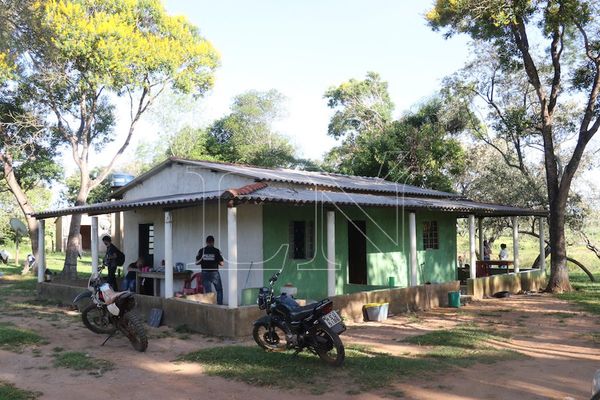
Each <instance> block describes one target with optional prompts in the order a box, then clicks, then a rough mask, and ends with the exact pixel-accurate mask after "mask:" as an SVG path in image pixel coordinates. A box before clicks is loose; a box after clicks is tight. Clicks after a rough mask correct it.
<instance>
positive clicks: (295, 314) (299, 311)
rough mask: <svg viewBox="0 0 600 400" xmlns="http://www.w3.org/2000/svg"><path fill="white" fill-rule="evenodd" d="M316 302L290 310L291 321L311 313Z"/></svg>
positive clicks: (298, 319) (301, 318)
mask: <svg viewBox="0 0 600 400" xmlns="http://www.w3.org/2000/svg"><path fill="white" fill-rule="evenodd" d="M316 305H317V304H308V305H305V306H301V307H297V308H294V309H293V310H291V311H290V319H291V320H292V321H300V320H303V319H304V318H306V317H308V316H309V315H310V314H312V312H313V310H314V309H315V306H316Z"/></svg>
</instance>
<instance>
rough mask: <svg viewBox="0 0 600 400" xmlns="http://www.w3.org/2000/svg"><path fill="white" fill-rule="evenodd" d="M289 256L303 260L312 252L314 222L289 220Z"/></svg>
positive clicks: (309, 256)
mask: <svg viewBox="0 0 600 400" xmlns="http://www.w3.org/2000/svg"><path fill="white" fill-rule="evenodd" d="M289 243H290V250H289V255H290V258H292V259H294V260H305V259H309V258H312V257H313V253H314V223H313V222H312V221H309V222H308V223H307V222H306V221H291V222H290V226H289Z"/></svg>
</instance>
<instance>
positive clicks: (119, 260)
mask: <svg viewBox="0 0 600 400" xmlns="http://www.w3.org/2000/svg"><path fill="white" fill-rule="evenodd" d="M116 253H117V259H116V261H117V262H116V264H117V267H122V266H123V264H125V254H124V253H123V252H122V251H121V250H119V249H116Z"/></svg>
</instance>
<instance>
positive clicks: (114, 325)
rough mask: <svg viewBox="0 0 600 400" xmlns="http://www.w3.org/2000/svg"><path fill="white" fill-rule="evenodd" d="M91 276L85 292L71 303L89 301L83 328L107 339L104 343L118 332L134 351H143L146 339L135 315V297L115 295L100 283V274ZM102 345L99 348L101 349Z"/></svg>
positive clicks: (122, 293) (127, 293)
mask: <svg viewBox="0 0 600 400" xmlns="http://www.w3.org/2000/svg"><path fill="white" fill-rule="evenodd" d="M103 269H104V266H102V267H100V268H99V269H98V272H97V273H95V274H92V276H91V277H90V280H89V282H88V290H87V291H85V292H83V293H80V294H79V295H77V297H75V299H74V300H73V303H74V304H77V303H78V302H79V301H81V300H82V299H85V298H91V300H92V301H91V303H90V304H88V305H87V306H86V307H85V308H84V309H83V310H82V311H81V319H82V320H83V324H84V325H85V326H86V328H88V329H89V330H90V331H92V332H94V333H99V334H107V335H109V336H108V337H107V338H106V340H105V341H104V343H106V342H107V341H108V339H110V338H111V337H112V336H113V335H114V334H115V333H116V332H117V330H118V331H121V332H122V333H123V334H124V335H125V336H126V337H127V339H129V341H130V342H131V345H132V346H133V348H134V349H136V350H137V351H146V348H147V347H148V337H147V336H146V329H145V328H144V324H143V323H142V320H141V319H140V317H139V315H138V314H137V313H136V312H135V310H134V308H135V297H134V294H133V293H132V292H115V291H114V290H112V288H111V287H110V285H109V284H108V283H106V282H104V280H103V279H102V276H101V272H102V270H103ZM104 343H102V345H104Z"/></svg>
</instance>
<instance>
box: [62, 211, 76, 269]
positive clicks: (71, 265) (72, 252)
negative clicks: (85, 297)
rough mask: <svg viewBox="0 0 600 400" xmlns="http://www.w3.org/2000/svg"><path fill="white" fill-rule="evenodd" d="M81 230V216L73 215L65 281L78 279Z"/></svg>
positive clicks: (68, 240)
mask: <svg viewBox="0 0 600 400" xmlns="http://www.w3.org/2000/svg"><path fill="white" fill-rule="evenodd" d="M77 205H80V204H77ZM80 228H81V214H73V215H72V216H71V224H70V226H69V238H68V239H67V253H66V255H65V264H64V267H63V270H62V277H63V278H64V279H68V280H74V279H77V258H78V257H79V250H80V249H81V242H80V240H79V231H80Z"/></svg>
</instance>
